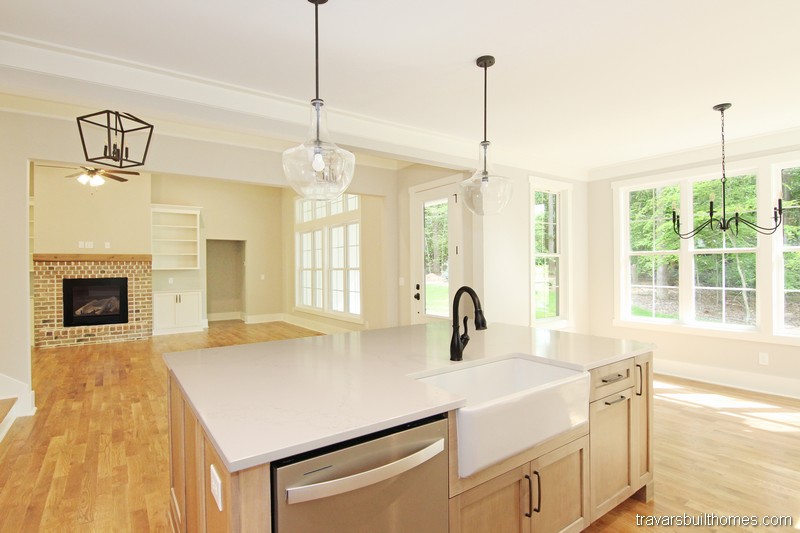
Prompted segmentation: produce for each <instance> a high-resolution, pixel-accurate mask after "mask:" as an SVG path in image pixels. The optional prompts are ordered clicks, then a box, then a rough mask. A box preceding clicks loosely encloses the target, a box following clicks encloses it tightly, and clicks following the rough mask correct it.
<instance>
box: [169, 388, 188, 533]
mask: <svg viewBox="0 0 800 533" xmlns="http://www.w3.org/2000/svg"><path fill="white" fill-rule="evenodd" d="M185 409H186V406H185V402H184V400H183V396H182V395H181V393H180V389H179V388H178V385H177V384H176V383H175V380H174V378H173V377H172V376H171V375H170V380H169V467H170V471H169V485H170V510H171V511H172V512H171V516H172V521H173V529H174V530H175V531H176V532H177V533H185V532H186V470H185V467H186V454H185V447H184V444H185V439H184V429H185V423H184V411H185Z"/></svg>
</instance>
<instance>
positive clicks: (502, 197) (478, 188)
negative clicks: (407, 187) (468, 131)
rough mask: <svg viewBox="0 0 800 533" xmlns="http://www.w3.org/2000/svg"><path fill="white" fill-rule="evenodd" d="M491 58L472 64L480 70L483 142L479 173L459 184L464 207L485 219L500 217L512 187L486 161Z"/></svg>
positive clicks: (509, 182) (482, 57)
mask: <svg viewBox="0 0 800 533" xmlns="http://www.w3.org/2000/svg"><path fill="white" fill-rule="evenodd" d="M494 62H495V60H494V57H493V56H481V57H479V58H478V59H477V60H476V61H475V64H476V65H478V67H480V68H482V69H483V141H481V143H480V145H479V148H480V149H479V153H478V170H476V171H475V173H474V174H473V175H472V176H471V177H470V178H468V179H466V180H464V181H462V182H461V183H460V184H459V189H460V190H461V197H462V198H463V199H464V205H466V206H467V209H469V210H470V211H471V212H472V213H474V214H476V215H479V216H485V215H496V214H498V213H500V212H501V211H502V210H503V209H504V208H505V207H506V206H507V205H508V202H509V201H510V200H511V195H512V193H513V192H514V187H513V184H512V182H511V180H510V179H509V178H506V177H503V176H498V175H496V174H494V173H492V165H491V163H490V160H489V159H490V158H489V148H490V146H491V143H490V142H489V141H488V140H487V139H486V137H487V136H486V115H487V111H486V110H487V96H486V95H487V85H488V84H487V69H488V68H489V67H491V66H492V65H494Z"/></svg>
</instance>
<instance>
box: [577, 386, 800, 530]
mask: <svg viewBox="0 0 800 533" xmlns="http://www.w3.org/2000/svg"><path fill="white" fill-rule="evenodd" d="M654 404H655V415H654V416H655V425H654V432H655V435H654V437H653V454H654V460H655V497H654V499H653V501H652V502H650V503H647V504H645V503H642V502H639V501H637V500H635V499H628V500H627V501H625V502H623V503H622V504H621V505H619V506H618V507H617V508H616V509H614V510H613V511H611V512H610V513H608V514H606V515H605V516H603V517H602V518H601V519H600V520H598V521H597V522H595V523H594V524H593V525H592V526H591V527H590V528H589V529H587V530H585V531H587V532H591V533H599V532H606V531H613V532H615V533H616V532H619V533H625V532H628V531H631V532H633V531H656V532H674V531H681V530H690V531H720V532H722V531H725V532H731V533H733V532H741V531H759V532H779V531H785V532H794V533H797V532H798V531H800V401H798V400H792V399H787V398H780V397H776V396H769V395H765V394H758V393H750V392H745V391H742V390H738V389H730V388H726V387H717V386H713V385H707V384H702V383H697V382H693V381H688V380H682V379H677V378H667V377H665V376H658V375H656V377H655V379H654ZM684 513H685V514H687V515H689V516H699V515H702V514H706V513H714V514H716V515H717V516H726V517H727V516H756V517H758V519H759V520H760V519H761V518H762V517H764V516H771V515H777V516H787V515H788V516H791V518H792V525H791V526H783V527H769V528H766V527H759V526H756V527H730V526H729V527H690V528H684V527H677V526H674V525H673V526H667V527H663V526H658V527H637V526H636V515H637V514H638V515H641V516H652V515H656V516H664V515H679V516H681V517H683V515H684ZM643 520H644V519H643Z"/></svg>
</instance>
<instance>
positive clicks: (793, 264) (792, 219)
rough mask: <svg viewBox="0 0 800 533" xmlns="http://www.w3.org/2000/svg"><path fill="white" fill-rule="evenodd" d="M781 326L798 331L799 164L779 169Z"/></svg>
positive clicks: (799, 326)
mask: <svg viewBox="0 0 800 533" xmlns="http://www.w3.org/2000/svg"><path fill="white" fill-rule="evenodd" d="M781 189H782V192H783V221H784V222H783V328H784V329H785V330H788V331H791V330H794V332H796V333H798V332H800V167H790V168H783V169H781Z"/></svg>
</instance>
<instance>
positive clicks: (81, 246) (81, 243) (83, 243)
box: [78, 241, 86, 248]
mask: <svg viewBox="0 0 800 533" xmlns="http://www.w3.org/2000/svg"><path fill="white" fill-rule="evenodd" d="M78 248H86V243H85V242H83V241H78Z"/></svg>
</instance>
